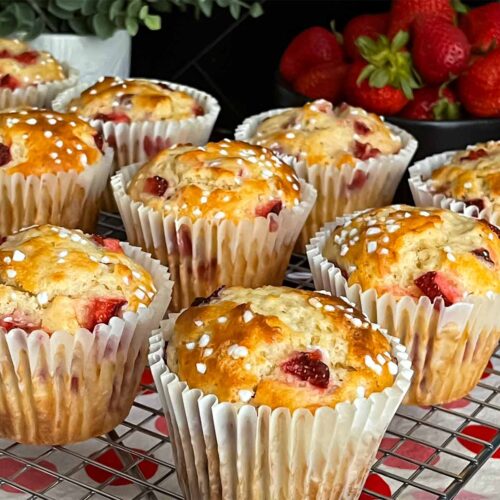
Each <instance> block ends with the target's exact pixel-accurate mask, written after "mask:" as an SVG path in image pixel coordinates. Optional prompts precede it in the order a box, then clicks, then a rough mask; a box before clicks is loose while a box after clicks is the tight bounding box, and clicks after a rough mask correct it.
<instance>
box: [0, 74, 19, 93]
mask: <svg viewBox="0 0 500 500" xmlns="http://www.w3.org/2000/svg"><path fill="white" fill-rule="evenodd" d="M20 86H21V83H20V82H19V80H18V79H17V78H16V77H14V76H12V75H3V76H2V77H1V78H0V87H2V88H7V89H10V90H15V89H17V88H19V87H20Z"/></svg>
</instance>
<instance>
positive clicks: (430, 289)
mask: <svg viewBox="0 0 500 500" xmlns="http://www.w3.org/2000/svg"><path fill="white" fill-rule="evenodd" d="M415 285H417V286H418V288H420V290H421V291H422V293H423V294H424V295H425V296H427V297H429V299H431V301H434V299H436V298H438V297H441V298H442V299H443V300H444V305H445V306H451V305H452V304H454V303H455V302H456V301H458V300H460V297H461V294H460V292H459V291H458V290H457V288H456V286H455V285H454V284H453V283H452V282H451V281H450V280H449V279H448V278H447V277H446V276H445V275H444V274H443V273H441V272H436V271H430V272H428V273H425V274H422V276H419V277H418V278H417V279H416V280H415Z"/></svg>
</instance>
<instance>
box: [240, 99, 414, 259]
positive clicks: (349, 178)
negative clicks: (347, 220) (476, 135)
mask: <svg viewBox="0 0 500 500" xmlns="http://www.w3.org/2000/svg"><path fill="white" fill-rule="evenodd" d="M289 109H292V108H285V109H275V110H272V111H266V112H265V113H260V114H258V115H254V116H251V117H250V118H247V119H246V120H245V121H244V122H243V123H242V124H241V125H239V126H238V127H237V129H236V132H235V137H236V139H238V140H241V141H249V140H250V139H251V138H252V137H253V136H254V135H255V132H256V130H257V127H258V126H259V125H260V124H261V123H262V122H263V121H264V120H266V119H267V118H270V117H271V116H276V115H278V114H280V113H283V112H284V111H287V110H289ZM387 126H388V127H389V128H390V129H391V132H392V133H393V134H396V135H397V136H399V137H400V138H401V143H402V148H401V150H400V151H399V152H398V153H397V154H394V155H381V156H379V157H377V158H370V159H368V160H366V161H362V160H358V161H357V162H356V165H354V166H351V165H347V164H345V165H342V166H341V167H338V166H336V165H307V161H306V160H297V159H296V158H295V157H292V156H288V155H283V154H282V155H280V154H277V156H278V157H280V158H281V159H282V160H284V161H285V162H287V163H288V164H289V165H290V166H291V167H293V168H294V170H295V172H296V174H297V175H298V176H299V177H301V178H302V179H305V180H306V181H307V182H309V183H310V184H312V185H313V186H314V187H315V188H316V190H317V191H318V199H317V201H316V204H315V206H314V208H313V210H312V212H311V215H310V216H309V219H308V220H307V222H306V225H305V226H304V229H303V230H302V233H301V235H300V238H299V240H298V242H297V250H298V251H301V252H303V251H304V248H305V245H306V244H307V243H308V242H309V240H310V238H311V237H312V236H313V235H314V234H315V233H316V232H317V231H319V230H320V228H321V227H322V226H323V225H324V224H325V223H326V222H328V221H331V220H334V219H335V217H337V216H340V215H343V214H346V213H351V212H354V211H356V210H362V209H365V208H374V207H382V206H385V205H389V204H390V203H391V202H392V199H393V198H394V193H395V192H396V189H397V187H398V184H399V182H400V181H401V178H402V177H403V175H404V173H405V171H406V168H407V167H408V165H409V163H410V161H411V159H412V157H413V155H414V154H415V151H416V149H417V141H416V140H415V138H414V137H413V136H411V135H410V134H409V133H408V132H406V131H404V130H402V129H400V128H398V127H396V126H394V125H391V124H387ZM361 172H362V173H361ZM360 176H362V178H364V179H366V180H365V181H364V183H363V185H362V186H359V187H357V186H358V182H356V180H357V179H359V178H360Z"/></svg>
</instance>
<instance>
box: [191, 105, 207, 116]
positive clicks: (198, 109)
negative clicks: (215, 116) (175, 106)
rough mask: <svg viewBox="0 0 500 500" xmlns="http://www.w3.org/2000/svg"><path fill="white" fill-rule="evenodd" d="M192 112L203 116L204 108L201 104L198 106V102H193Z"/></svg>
mask: <svg viewBox="0 0 500 500" xmlns="http://www.w3.org/2000/svg"><path fill="white" fill-rule="evenodd" d="M193 114H194V116H203V115H204V114H205V110H204V109H203V106H200V105H199V104H195V105H194V106H193Z"/></svg>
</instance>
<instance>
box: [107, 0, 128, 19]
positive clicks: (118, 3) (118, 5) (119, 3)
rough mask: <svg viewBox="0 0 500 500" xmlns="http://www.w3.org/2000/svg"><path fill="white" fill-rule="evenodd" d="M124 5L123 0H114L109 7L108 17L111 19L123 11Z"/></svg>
mask: <svg viewBox="0 0 500 500" xmlns="http://www.w3.org/2000/svg"><path fill="white" fill-rule="evenodd" d="M124 6H125V1H124V0H115V1H114V2H113V3H112V4H111V7H110V9H109V18H110V19H111V20H112V21H113V20H114V19H115V18H116V16H117V15H118V14H120V13H121V12H122V11H123V8H124Z"/></svg>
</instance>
